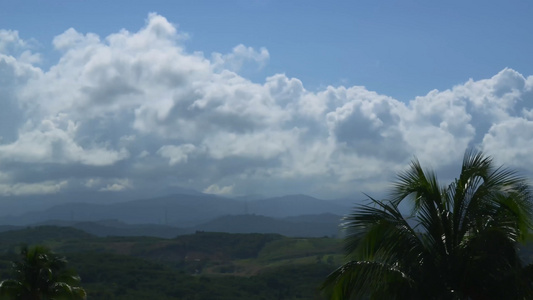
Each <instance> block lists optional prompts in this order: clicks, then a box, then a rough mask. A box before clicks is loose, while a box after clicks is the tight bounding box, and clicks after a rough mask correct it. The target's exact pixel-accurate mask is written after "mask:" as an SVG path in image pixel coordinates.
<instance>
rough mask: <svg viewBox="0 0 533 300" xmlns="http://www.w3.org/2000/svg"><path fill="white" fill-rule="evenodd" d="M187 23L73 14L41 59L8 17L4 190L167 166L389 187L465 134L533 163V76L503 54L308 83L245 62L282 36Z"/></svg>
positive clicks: (209, 181)
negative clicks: (212, 41) (105, 21)
mask: <svg viewBox="0 0 533 300" xmlns="http://www.w3.org/2000/svg"><path fill="white" fill-rule="evenodd" d="M184 37H185V35H184V34H182V33H181V32H180V31H179V30H178V28H177V27H176V26H175V25H174V24H172V23H170V22H169V21H168V20H166V19H165V18H164V17H163V16H160V15H157V14H150V15H149V16H148V18H147V20H146V24H145V25H144V27H142V28H141V29H140V30H139V31H137V32H129V31H126V30H121V31H119V32H116V33H113V34H111V35H109V36H107V37H100V36H98V35H96V34H93V33H82V32H78V31H77V30H76V29H74V28H70V29H67V30H66V31H65V32H64V33H62V34H59V35H58V36H57V37H56V38H55V39H54V40H53V45H54V47H55V49H56V50H57V51H59V52H60V53H61V57H60V59H59V60H58V61H57V63H55V64H54V65H52V66H51V67H50V68H49V69H48V70H42V69H40V68H39V67H38V66H36V61H34V60H32V59H27V58H24V56H23V55H22V54H21V53H22V52H20V51H19V55H13V54H12V53H11V54H10V53H7V51H8V50H9V49H12V48H16V47H19V48H24V47H25V45H27V43H26V42H25V41H23V40H21V39H20V38H19V37H18V34H17V33H16V32H14V31H5V30H4V31H0V83H2V84H0V99H1V101H0V122H2V126H0V136H1V139H0V169H1V170H2V172H3V173H2V174H3V176H1V177H0V194H3V195H20V194H24V193H26V194H28V193H33V194H36V193H56V192H61V191H65V190H67V191H68V190H69V189H74V188H77V189H86V190H93V191H115V192H121V191H125V190H135V189H140V188H144V187H146V186H149V185H150V184H154V183H156V182H157V183H165V184H167V185H169V186H173V185H181V186H184V187H191V188H194V189H197V190H199V191H204V192H206V193H213V194H221V195H236V194H247V193H254V194H257V193H261V194H284V193H308V194H312V195H316V196H322V197H328V196H329V197H336V196H343V195H347V194H356V193H359V192H361V191H363V192H369V193H372V192H374V191H380V190H382V188H383V186H385V185H386V184H387V181H388V180H390V179H391V176H393V175H394V174H395V173H396V172H397V171H399V170H402V169H403V168H404V167H405V166H406V164H407V163H408V162H409V161H410V160H411V159H412V158H413V156H414V155H416V156H417V157H419V158H420V160H422V162H424V163H429V164H431V165H432V166H433V167H434V168H437V169H442V170H448V169H449V168H450V166H453V165H454V164H456V163H457V162H458V161H460V160H461V158H462V155H463V153H464V150H465V149H466V148H467V147H478V148H480V149H483V150H484V151H486V152H487V153H488V154H492V155H494V156H495V158H496V159H497V160H498V162H502V163H506V164H507V165H510V166H518V167H531V166H533V159H531V158H530V156H529V155H528V153H529V149H531V146H533V145H532V143H531V141H532V140H533V139H532V138H531V132H533V77H531V76H530V77H525V76H524V75H522V74H520V73H518V72H516V71H514V70H512V69H504V70H502V71H501V72H499V73H498V74H495V75H494V76H493V77H492V78H488V79H483V80H478V81H474V80H468V81H467V82H465V83H463V84H459V85H457V86H454V87H450V89H447V90H444V91H437V90H434V91H430V92H429V93H427V94H426V95H421V96H419V97H416V98H415V99H412V100H411V101H408V102H401V101H398V100H396V99H394V98H392V97H389V96H387V95H382V94H380V93H379V92H376V91H369V90H368V89H366V88H365V87H363V86H351V87H344V86H328V87H326V88H324V89H322V90H318V91H309V90H306V89H305V86H304V83H302V82H301V81H300V80H299V79H297V78H290V77H288V76H286V75H285V74H273V75H272V76H270V77H267V78H266V79H265V80H264V82H262V83H257V82H252V81H250V80H249V79H247V78H245V77H243V76H242V75H240V73H239V70H240V69H241V68H243V67H245V65H248V64H249V63H253V64H255V65H257V66H259V67H260V66H262V65H264V64H265V63H266V62H267V61H268V59H269V53H268V50H266V49H264V48H261V49H259V50H257V49H254V48H251V47H247V46H244V45H237V46H236V47H235V48H234V49H233V50H232V52H230V53H228V54H221V53H214V54H212V55H210V56H209V55H204V54H202V53H199V52H195V53H191V52H188V51H187V50H186V48H185V46H184V43H185V39H184ZM13 45H15V46H13ZM6 49H8V50H6ZM9 51H11V52H12V50H9ZM35 170H38V172H35ZM39 174H46V176H47V181H43V180H42V179H43V178H42V176H43V175H39ZM37 175H39V176H41V177H39V178H37Z"/></svg>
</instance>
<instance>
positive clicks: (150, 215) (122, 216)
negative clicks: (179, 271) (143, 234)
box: [0, 194, 244, 227]
mask: <svg viewBox="0 0 533 300" xmlns="http://www.w3.org/2000/svg"><path fill="white" fill-rule="evenodd" d="M243 212H244V206H243V202H241V201H238V200H234V199H228V198H222V197H217V196H213V195H205V194H201V195H192V194H175V195H170V196H165V197H158V198H152V199H144V200H134V201H128V202H121V203H112V204H89V203H66V204H61V205H57V206H54V207H51V208H48V209H46V210H44V211H34V212H30V213H25V214H22V215H20V216H5V217H2V218H0V224H10V225H28V224H34V223H40V222H45V221H47V220H63V221H78V222H80V221H100V220H109V219H116V220H119V221H122V222H125V223H130V224H159V225H172V226H178V227H190V226H194V225H196V224H200V223H203V222H207V221H209V220H211V219H213V218H216V217H219V216H222V215H227V214H237V213H243Z"/></svg>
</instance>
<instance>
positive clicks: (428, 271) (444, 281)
mask: <svg viewBox="0 0 533 300" xmlns="http://www.w3.org/2000/svg"><path fill="white" fill-rule="evenodd" d="M400 204H402V207H404V206H405V205H407V207H408V208H407V210H410V212H409V213H410V214H409V215H407V216H404V214H402V212H401V211H400V209H399V205H400ZM532 217H533V204H532V198H531V191H530V188H529V186H528V184H527V182H526V179H525V178H523V177H521V176H519V175H517V173H516V172H514V171H513V170H509V169H507V168H503V167H495V166H494V163H493V161H492V159H491V158H490V157H487V156H485V155H483V154H482V153H481V152H478V151H473V150H471V151H467V152H466V153H465V156H464V160H463V163H462V168H461V173H460V175H459V177H458V178H456V179H455V180H454V181H453V182H452V183H451V184H449V185H448V186H441V185H439V183H438V181H437V177H436V175H435V174H434V173H433V172H432V171H428V170H424V169H423V168H422V167H421V165H420V163H419V162H418V161H417V160H416V159H415V160H414V161H413V162H412V163H411V165H410V168H409V169H408V170H407V171H405V172H403V173H400V174H399V175H398V178H397V180H396V182H395V183H394V185H393V192H392V194H391V198H390V199H389V200H382V201H380V200H376V199H373V198H371V197H369V203H368V204H365V205H361V206H359V207H357V208H356V210H355V211H354V212H353V213H352V214H351V215H349V216H348V217H346V219H345V221H346V223H345V224H344V226H345V229H346V230H347V235H346V238H345V242H344V244H345V251H346V252H347V258H348V262H347V263H345V264H344V265H342V266H341V267H339V268H338V269H337V270H335V271H334V272H333V273H331V274H330V275H329V276H328V278H327V279H326V281H325V283H324V285H323V288H324V289H325V290H326V291H327V292H328V293H329V295H330V296H331V299H361V298H362V299H473V300H476V299H533V291H532V280H531V278H532V277H531V274H532V272H531V271H532V270H533V267H531V265H530V266H527V267H524V266H523V264H522V262H521V260H520V258H519V256H518V247H519V245H520V243H521V242H523V241H524V238H525V236H526V234H527V233H528V230H529V229H530V228H531V227H532Z"/></svg>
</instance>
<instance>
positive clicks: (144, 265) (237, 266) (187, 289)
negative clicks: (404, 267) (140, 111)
mask: <svg viewBox="0 0 533 300" xmlns="http://www.w3.org/2000/svg"><path fill="white" fill-rule="evenodd" d="M23 243H27V244H42V245H47V246H49V247H50V248H52V250H53V251H54V252H56V253H59V254H62V255H65V256H66V258H67V259H68V260H69V265H70V266H71V267H73V268H74V269H76V270H77V271H78V273H79V274H80V276H81V277H82V286H83V287H84V288H85V289H86V290H87V292H88V295H89V298H90V299H103V300H105V299H118V300H120V299H128V300H135V299H147V298H148V296H150V298H152V299H163V300H165V299H228V300H229V299H323V298H322V297H321V294H320V292H319V291H318V289H317V288H318V286H319V285H320V283H321V282H322V280H323V279H324V278H325V276H326V275H327V274H328V273H329V272H331V271H332V270H333V269H334V268H335V266H336V265H338V264H340V262H341V261H342V258H343V255H342V254H340V252H341V243H340V240H338V239H333V238H288V237H284V236H282V235H278V234H257V233H256V234H229V233H212V232H197V233H194V234H189V235H182V236H178V237H176V238H172V239H163V238H155V237H97V236H94V235H91V234H88V233H85V232H84V231H80V230H77V229H73V228H68V227H56V226H42V227H31V228H25V229H20V230H14V231H6V232H3V233H0V254H1V255H0V276H1V278H2V279H3V278H7V277H8V276H9V272H8V269H9V266H10V265H11V263H10V261H11V260H13V259H16V253H17V249H18V247H19V246H20V245H21V244H23Z"/></svg>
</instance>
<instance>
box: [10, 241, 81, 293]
mask: <svg viewBox="0 0 533 300" xmlns="http://www.w3.org/2000/svg"><path fill="white" fill-rule="evenodd" d="M20 256H21V257H20V260H18V261H16V262H14V263H13V278H12V279H7V280H4V281H2V282H0V297H1V299H6V300H7V299H14V300H20V299H24V300H44V299H57V300H59V299H69V300H76V299H86V294H85V290H83V289H82V288H81V287H80V286H79V284H80V277H79V276H78V275H76V273H75V272H73V271H72V270H69V269H67V261H66V259H65V258H63V257H60V256H58V255H56V254H54V253H52V252H51V251H50V249H48V248H46V247H44V246H34V247H30V248H28V247H22V249H21V251H20Z"/></svg>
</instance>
